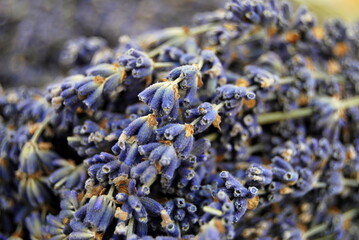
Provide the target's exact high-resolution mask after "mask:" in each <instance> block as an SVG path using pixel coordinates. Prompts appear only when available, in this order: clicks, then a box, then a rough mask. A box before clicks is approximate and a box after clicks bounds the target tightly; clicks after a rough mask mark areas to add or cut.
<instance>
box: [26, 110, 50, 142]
mask: <svg viewBox="0 0 359 240" xmlns="http://www.w3.org/2000/svg"><path fill="white" fill-rule="evenodd" d="M50 121H51V114H49V115H48V116H47V117H46V118H45V119H44V121H42V122H41V123H40V124H41V125H40V127H39V128H38V129H36V132H35V133H34V135H32V137H31V139H30V142H31V143H33V144H36V142H37V139H38V138H39V137H40V135H41V134H42V132H43V131H44V130H45V128H46V126H47V125H48V124H49V122H50Z"/></svg>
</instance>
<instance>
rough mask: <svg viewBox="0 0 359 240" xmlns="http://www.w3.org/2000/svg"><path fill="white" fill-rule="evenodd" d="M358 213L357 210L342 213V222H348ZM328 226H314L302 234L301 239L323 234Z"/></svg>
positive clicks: (358, 210)
mask: <svg viewBox="0 0 359 240" xmlns="http://www.w3.org/2000/svg"><path fill="white" fill-rule="evenodd" d="M358 213H359V208H354V209H351V210H349V211H347V212H344V213H343V218H344V220H349V219H352V218H353V217H355V216H356V215H357V214H358ZM328 225H329V224H328V223H322V224H318V225H316V226H314V227H313V228H311V229H309V230H308V231H306V232H305V233H303V238H304V239H308V238H309V237H311V236H313V235H315V234H317V233H320V232H323V231H324V230H325V229H326V228H327V227H328Z"/></svg>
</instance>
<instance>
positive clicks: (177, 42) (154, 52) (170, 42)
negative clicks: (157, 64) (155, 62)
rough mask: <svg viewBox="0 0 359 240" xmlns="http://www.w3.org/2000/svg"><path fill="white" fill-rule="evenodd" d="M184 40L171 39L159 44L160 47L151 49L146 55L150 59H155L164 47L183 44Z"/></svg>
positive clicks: (179, 38)
mask: <svg viewBox="0 0 359 240" xmlns="http://www.w3.org/2000/svg"><path fill="white" fill-rule="evenodd" d="M185 40H186V38H185V37H178V38H172V39H170V40H168V41H166V42H165V43H163V44H161V45H160V46H158V47H156V48H154V49H152V50H151V51H149V52H148V53H147V55H148V56H149V57H150V58H153V57H155V56H156V55H158V54H159V53H161V51H162V50H163V49H165V48H166V47H169V46H177V45H180V44H181V43H183V42H184V41H185Z"/></svg>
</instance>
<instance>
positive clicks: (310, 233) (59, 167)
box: [0, 0, 359, 240]
mask: <svg viewBox="0 0 359 240" xmlns="http://www.w3.org/2000/svg"><path fill="white" fill-rule="evenodd" d="M94 39H95V40H96V41H95V40H94ZM358 39H359V23H358V24H353V25H351V26H348V25H345V24H344V23H343V22H341V21H340V20H328V21H327V22H325V23H324V24H323V25H319V24H317V22H316V18H315V16H314V15H313V14H312V13H310V12H309V11H308V10H307V9H306V8H305V7H301V8H299V9H293V8H292V6H291V5H290V4H289V3H288V2H286V1H281V0H278V1H277V0H230V1H229V2H227V3H226V5H225V6H224V8H223V9H218V10H215V11H212V12H206V13H199V14H198V15H196V16H194V17H193V21H192V23H191V24H189V26H185V27H171V28H165V29H162V30H156V31H152V32H147V33H143V34H141V35H139V36H137V37H135V38H133V39H131V38H129V37H127V36H122V37H120V38H119V42H118V45H117V46H116V47H114V48H111V47H109V46H108V45H107V43H106V41H105V40H104V39H100V38H91V37H90V38H81V39H74V40H71V41H70V42H69V43H67V44H64V46H65V47H64V49H63V52H62V54H61V58H60V60H59V65H60V64H61V62H66V63H67V64H68V65H69V67H71V70H70V71H69V73H68V75H67V76H66V77H63V76H59V77H58V78H56V79H54V81H53V82H51V83H50V84H49V86H47V90H43V89H23V88H16V89H3V88H0V140H1V142H0V215H1V217H0V239H16V240H18V239H51V240H59V239H69V240H87V239H88V240H89V239H96V240H101V239H113V240H121V239H127V240H137V239H144V240H151V239H156V240H175V239H195V240H207V239H208V240H209V239H263V240H270V239H273V240H275V239H287V240H301V239H303V240H304V239H358V236H359V227H358V226H359V224H358V223H359V41H358ZM69 46H72V47H69ZM67 58H70V59H67ZM79 59H81V61H80V60H79ZM45 89H46V88H45Z"/></svg>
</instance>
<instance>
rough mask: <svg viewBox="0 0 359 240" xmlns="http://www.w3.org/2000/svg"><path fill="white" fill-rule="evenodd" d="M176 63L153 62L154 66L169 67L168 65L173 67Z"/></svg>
mask: <svg viewBox="0 0 359 240" xmlns="http://www.w3.org/2000/svg"><path fill="white" fill-rule="evenodd" d="M173 66H174V63H172V62H155V63H153V68H167V67H173Z"/></svg>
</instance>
